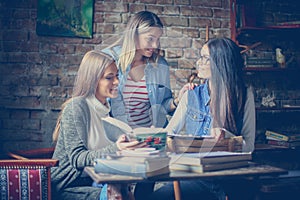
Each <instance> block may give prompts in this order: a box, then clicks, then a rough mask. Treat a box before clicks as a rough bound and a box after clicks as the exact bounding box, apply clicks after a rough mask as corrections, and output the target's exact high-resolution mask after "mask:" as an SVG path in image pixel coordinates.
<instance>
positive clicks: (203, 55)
mask: <svg viewBox="0 0 300 200" xmlns="http://www.w3.org/2000/svg"><path fill="white" fill-rule="evenodd" d="M197 71H198V77H199V78H203V79H209V78H210V77H211V69H210V57H209V50H208V46H207V44H205V45H204V46H203V47H202V49H201V52H200V58H199V60H198V61H197Z"/></svg>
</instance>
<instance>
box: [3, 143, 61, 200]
mask: <svg viewBox="0 0 300 200" xmlns="http://www.w3.org/2000/svg"><path fill="white" fill-rule="evenodd" d="M51 152H52V153H53V149H52V148H47V149H35V150H29V151H20V152H14V153H8V156H9V157H10V158H12V159H5V160H0V188H1V189H0V190H1V192H0V195H1V199H3V200H5V199H29V200H34V199H38V200H51V176H50V168H51V167H54V166H57V165H58V160H55V159H50V158H51V156H52V153H51ZM50 155H51V156H50ZM25 156H27V157H25ZM49 156H50V158H46V157H49ZM39 157H40V158H39Z"/></svg>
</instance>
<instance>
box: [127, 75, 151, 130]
mask: <svg viewBox="0 0 300 200" xmlns="http://www.w3.org/2000/svg"><path fill="white" fill-rule="evenodd" d="M123 99H124V104H125V109H126V114H127V120H128V125H129V126H130V127H132V128H136V127H150V126H151V125H152V120H151V116H152V114H151V104H150V101H149V97H148V91H147V88H146V81H145V76H144V77H143V78H142V79H141V80H140V81H137V82H135V81H134V80H132V79H131V77H130V76H129V75H128V77H127V80H126V83H125V86H124V90H123Z"/></svg>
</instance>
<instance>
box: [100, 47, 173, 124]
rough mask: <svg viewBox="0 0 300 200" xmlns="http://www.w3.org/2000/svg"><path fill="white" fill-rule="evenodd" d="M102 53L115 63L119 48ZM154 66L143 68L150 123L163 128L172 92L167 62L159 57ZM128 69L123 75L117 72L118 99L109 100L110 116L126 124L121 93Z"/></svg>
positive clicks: (147, 65) (149, 65)
mask: <svg viewBox="0 0 300 200" xmlns="http://www.w3.org/2000/svg"><path fill="white" fill-rule="evenodd" d="M102 51H103V52H104V53H107V54H109V55H111V56H112V57H113V58H114V59H115V60H116V61H118V60H119V55H120V52H121V47H120V46H116V47H113V48H106V49H103V50H102ZM155 65H157V66H154V65H153V64H152V63H147V64H146V68H145V79H146V87H147V91H148V97H149V100H150V104H151V111H152V116H151V118H152V122H153V126H155V127H165V126H166V125H167V123H168V121H167V114H172V111H171V108H170V105H171V103H172V100H173V98H172V91H171V87H170V71H169V65H168V63H167V61H166V60H165V59H164V58H162V57H160V58H159V60H158V61H157V63H156V64H155ZM130 68H131V66H130V67H128V68H127V69H126V72H125V73H123V72H122V71H121V70H120V71H119V81H120V83H119V92H118V97H116V98H113V99H110V103H111V115H112V116H113V117H115V118H117V119H119V120H122V121H124V122H126V123H127V115H126V110H125V105H124V101H123V95H122V91H123V89H124V85H125V83H126V80H127V76H128V73H129V71H130Z"/></svg>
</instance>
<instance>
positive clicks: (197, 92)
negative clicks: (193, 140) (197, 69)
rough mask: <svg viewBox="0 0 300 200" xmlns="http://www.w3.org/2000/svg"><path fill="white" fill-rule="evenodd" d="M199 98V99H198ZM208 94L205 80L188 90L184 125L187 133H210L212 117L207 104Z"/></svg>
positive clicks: (197, 134) (202, 134) (200, 134)
mask: <svg viewBox="0 0 300 200" xmlns="http://www.w3.org/2000/svg"><path fill="white" fill-rule="evenodd" d="M200 99H201V101H199V100H200ZM209 101H210V96H209V91H208V84H207V81H206V82H205V83H204V84H201V85H199V86H197V87H195V88H194V90H188V103H187V113H186V117H185V126H186V131H188V132H187V133H188V134H191V135H195V136H205V135H210V127H211V122H212V117H211V115H210V106H209Z"/></svg>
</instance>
